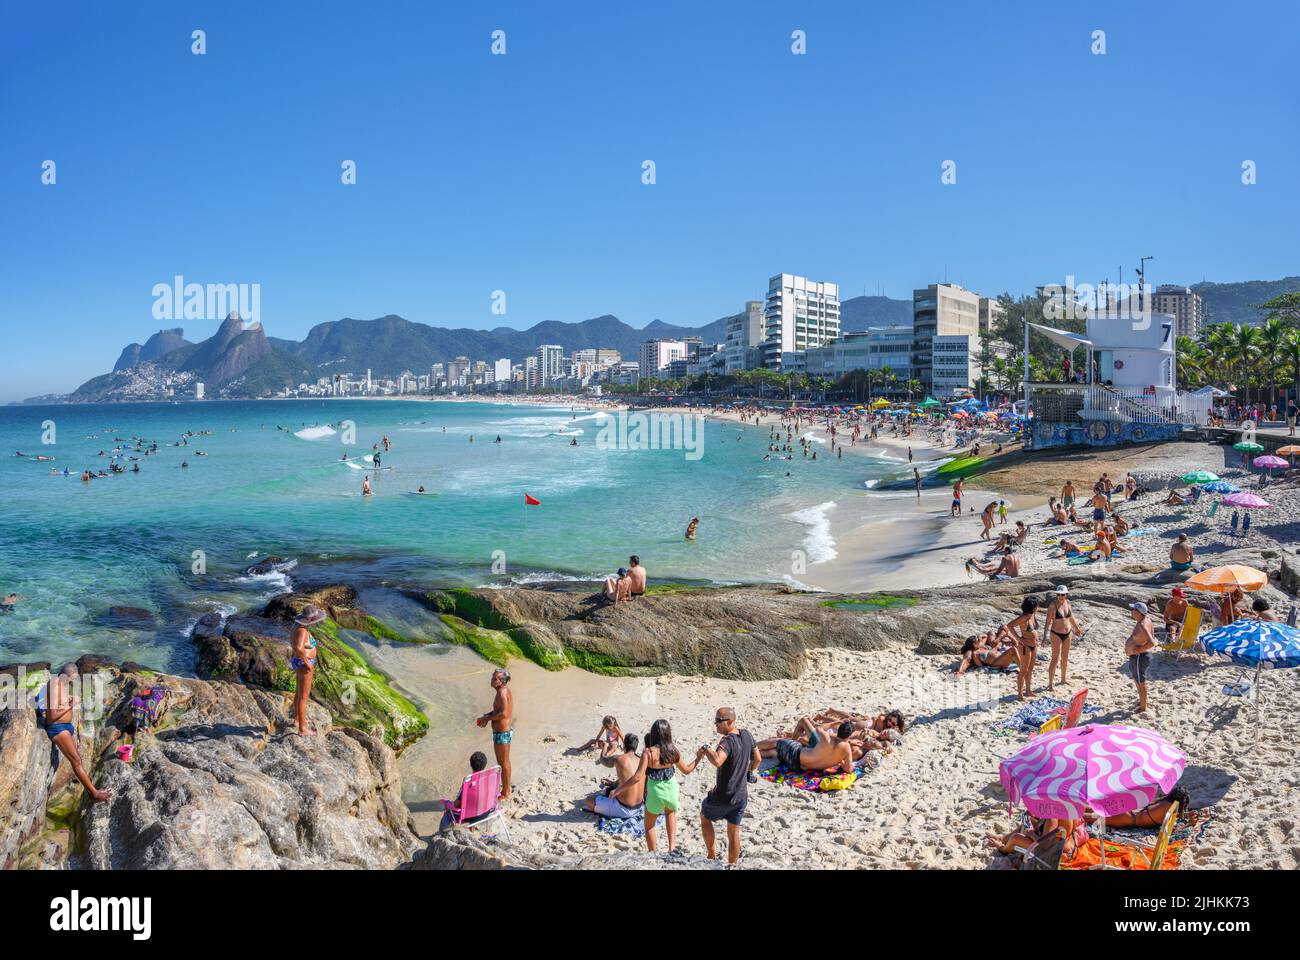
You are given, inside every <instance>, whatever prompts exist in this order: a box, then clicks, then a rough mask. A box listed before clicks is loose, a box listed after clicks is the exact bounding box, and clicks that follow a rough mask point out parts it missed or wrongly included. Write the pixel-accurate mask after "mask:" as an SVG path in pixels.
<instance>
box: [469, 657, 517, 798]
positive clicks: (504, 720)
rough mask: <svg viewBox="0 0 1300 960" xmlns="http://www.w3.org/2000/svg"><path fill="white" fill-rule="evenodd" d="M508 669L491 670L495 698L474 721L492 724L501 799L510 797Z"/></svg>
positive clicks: (511, 716)
mask: <svg viewBox="0 0 1300 960" xmlns="http://www.w3.org/2000/svg"><path fill="white" fill-rule="evenodd" d="M509 684H510V671H508V670H493V671H492V689H493V690H495V691H496V692H497V693H496V698H495V699H494V700H493V701H492V709H491V711H489V712H488V713H485V714H483V716H481V717H479V718H478V719H477V720H475V721H474V722H475V723H476V724H478V725H479V726H480V727H484V726H487V725H488V724H489V723H490V724H492V752H493V753H495V754H496V758H497V763H499V764H500V765H501V799H502V800H509V799H510V743H511V741H513V740H514V738H515V731H514V730H513V729H512V726H513V723H514V718H515V697H514V694H512V693H511V692H510V686H509Z"/></svg>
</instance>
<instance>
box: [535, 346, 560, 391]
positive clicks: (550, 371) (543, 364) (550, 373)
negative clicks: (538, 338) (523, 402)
mask: <svg viewBox="0 0 1300 960" xmlns="http://www.w3.org/2000/svg"><path fill="white" fill-rule="evenodd" d="M564 373H565V371H564V348H563V347H562V346H560V345H559V344H556V343H544V344H542V345H541V346H540V347H538V348H537V376H538V380H539V381H540V383H541V385H542V386H546V385H548V384H549V383H550V382H551V381H552V380H559V379H560V378H561V377H562V376H564Z"/></svg>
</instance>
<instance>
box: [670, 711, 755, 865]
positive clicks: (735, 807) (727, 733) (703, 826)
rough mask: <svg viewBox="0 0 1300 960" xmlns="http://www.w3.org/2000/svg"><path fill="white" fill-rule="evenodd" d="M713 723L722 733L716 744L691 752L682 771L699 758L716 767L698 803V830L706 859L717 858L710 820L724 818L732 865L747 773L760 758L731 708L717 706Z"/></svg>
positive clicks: (737, 852)
mask: <svg viewBox="0 0 1300 960" xmlns="http://www.w3.org/2000/svg"><path fill="white" fill-rule="evenodd" d="M713 723H714V726H715V727H716V728H717V730H718V732H719V733H720V734H721V735H722V739H721V740H720V741H719V742H718V746H717V747H716V748H715V749H712V750H711V749H709V747H708V745H705V746H702V747H700V748H699V749H698V750H697V751H695V759H694V760H692V761H691V762H690V763H689V764H688V765H687V766H689V768H690V769H689V770H685V769H684V770H683V772H684V773H689V772H690V771H691V770H694V769H695V766H696V764H698V763H699V762H700V758H701V757H708V758H709V763H711V764H713V766H714V767H715V768H716V769H717V771H718V782H717V784H715V785H714V787H713V789H712V790H711V791H710V792H709V795H708V796H707V797H705V798H704V802H703V803H702V804H700V830H701V831H702V832H703V833H704V845H705V847H707V848H708V851H709V859H710V860H714V859H717V849H716V847H715V844H714V841H715V837H714V833H713V823H714V821H715V820H726V821H727V863H729V864H734V863H735V862H736V861H737V860H739V859H740V821H741V819H743V818H744V816H745V805H746V804H747V803H749V786H748V784H749V774H750V772H751V771H753V770H757V769H758V765H759V764H760V763H762V758H761V757H760V756H759V753H758V746H757V745H756V744H755V743H754V738H753V737H752V736H750V733H749V731H748V730H738V729H737V728H736V711H735V710H733V709H732V708H731V707H719V708H718V709H717V710H716V711H715V712H714V715H713Z"/></svg>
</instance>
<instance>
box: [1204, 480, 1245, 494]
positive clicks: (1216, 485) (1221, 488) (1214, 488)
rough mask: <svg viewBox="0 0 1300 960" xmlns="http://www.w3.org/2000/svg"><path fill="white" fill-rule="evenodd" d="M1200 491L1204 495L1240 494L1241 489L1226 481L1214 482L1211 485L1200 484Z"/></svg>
mask: <svg viewBox="0 0 1300 960" xmlns="http://www.w3.org/2000/svg"><path fill="white" fill-rule="evenodd" d="M1201 489H1202V490H1204V491H1205V492H1206V493H1241V487H1239V486H1237V485H1236V484H1235V483H1229V482H1228V481H1227V480H1215V481H1214V482H1213V483H1206V484H1202V485H1201Z"/></svg>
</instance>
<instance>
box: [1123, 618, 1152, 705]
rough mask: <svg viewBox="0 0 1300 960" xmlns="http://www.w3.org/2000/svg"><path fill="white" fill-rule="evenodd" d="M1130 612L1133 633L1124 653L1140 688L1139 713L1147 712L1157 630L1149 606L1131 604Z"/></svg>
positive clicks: (1135, 681)
mask: <svg viewBox="0 0 1300 960" xmlns="http://www.w3.org/2000/svg"><path fill="white" fill-rule="evenodd" d="M1129 611H1130V612H1131V614H1132V616H1133V620H1134V624H1133V632H1132V633H1130V634H1129V635H1128V641H1127V642H1126V643H1125V644H1124V653H1125V654H1127V656H1128V662H1129V670H1130V671H1131V672H1132V674H1133V682H1134V683H1136V684H1137V688H1138V709H1137V712H1138V713H1146V712H1147V669H1148V668H1149V667H1150V666H1151V651H1152V650H1154V649H1155V646H1156V635H1155V629H1154V628H1153V627H1152V626H1151V618H1150V617H1148V616H1147V605H1146V604H1145V603H1142V602H1141V601H1139V602H1137V603H1131V604H1129Z"/></svg>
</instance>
